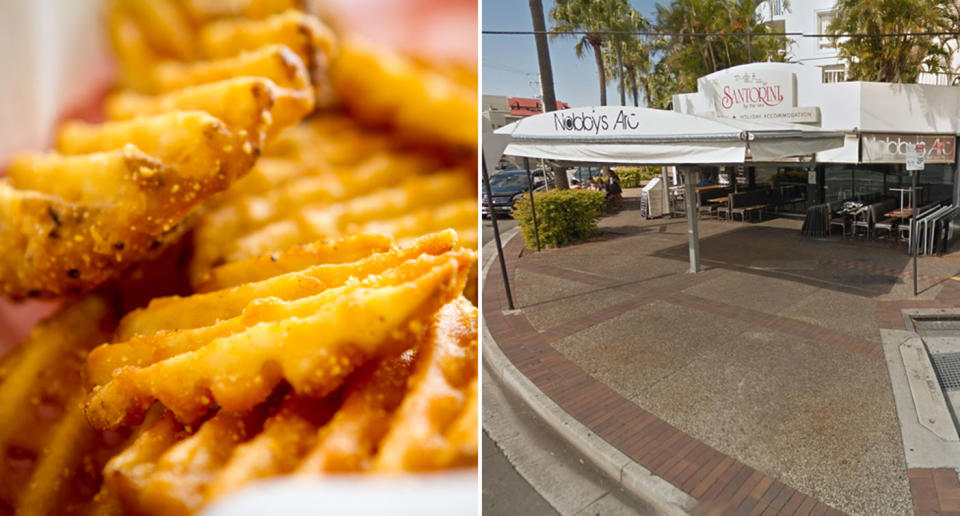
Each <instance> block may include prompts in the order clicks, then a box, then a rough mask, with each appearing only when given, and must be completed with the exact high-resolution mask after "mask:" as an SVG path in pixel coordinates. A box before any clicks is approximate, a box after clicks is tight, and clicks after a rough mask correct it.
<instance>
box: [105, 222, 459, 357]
mask: <svg viewBox="0 0 960 516" xmlns="http://www.w3.org/2000/svg"><path fill="white" fill-rule="evenodd" d="M348 242H357V241H356V240H346V241H344V242H343V243H348ZM455 244H456V235H455V234H454V233H453V232H440V233H437V234H431V235H427V236H425V237H423V238H422V239H420V240H418V241H416V242H414V243H413V244H411V245H410V246H408V247H405V248H398V249H392V250H391V251H390V252H387V253H378V254H373V255H371V256H369V257H368V258H366V259H362V260H358V261H357V262H352V263H342V264H335V263H327V264H324V263H323V262H321V261H320V260H322V259H323V256H322V255H318V261H317V263H316V265H312V266H310V267H309V268H307V269H303V270H302V271H297V272H294V273H287V274H282V275H279V276H274V277H271V278H267V279H264V280H260V281H256V282H252V283H247V284H243V285H237V286H234V287H230V288H227V289H224V290H221V291H218V292H209V293H201V294H196V295H193V296H190V297H168V298H160V299H155V300H153V301H152V302H151V303H150V306H148V307H147V308H145V309H143V310H136V311H133V312H131V313H129V314H127V316H126V317H124V319H123V321H121V323H120V328H119V329H118V330H117V339H118V340H127V339H129V338H132V337H134V336H137V335H151V334H154V333H157V332H160V331H163V330H184V329H190V328H199V327H203V326H208V325H213V324H215V323H216V322H217V321H220V320H225V319H230V318H232V317H236V316H238V315H240V314H241V312H242V311H243V309H244V308H246V307H247V306H248V305H249V304H250V303H251V302H253V301H255V300H257V299H262V298H276V299H280V300H296V299H299V298H302V297H306V296H310V295H315V294H318V293H320V292H322V291H324V290H326V289H327V288H330V287H332V286H341V285H343V284H344V283H345V282H346V281H348V280H349V279H350V278H363V277H366V276H368V275H370V274H379V273H381V272H383V271H385V270H387V269H390V268H394V267H397V266H399V265H401V264H402V263H403V262H404V261H407V260H410V259H412V258H416V257H417V256H419V255H421V254H429V255H440V254H443V253H445V252H447V251H449V250H450V249H452V248H453V246H454V245H455ZM348 245H349V244H348ZM288 252H292V251H288ZM255 263H256V262H253V263H252V265H254V266H255ZM250 265H251V262H243V263H242V264H239V265H238V266H239V267H241V268H243V267H247V266H250ZM254 274H255V273H254Z"/></svg>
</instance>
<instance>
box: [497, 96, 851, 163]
mask: <svg viewBox="0 0 960 516" xmlns="http://www.w3.org/2000/svg"><path fill="white" fill-rule="evenodd" d="M494 133H495V134H502V135H509V136H510V137H511V140H510V143H509V144H508V145H507V148H506V149H505V151H504V154H507V155H512V156H523V157H528V158H545V159H557V160H564V161H578V162H593V163H618V164H645V165H678V164H682V165H722V164H735V163H751V162H752V163H757V162H773V161H781V160H787V159H791V158H795V157H801V156H810V155H813V154H815V153H817V152H819V151H823V150H828V149H834V148H838V147H842V146H843V138H844V134H843V133H842V132H839V131H827V130H823V129H820V128H817V127H810V126H805V125H799V124H789V123H782V122H767V121H762V122H761V121H749V120H733V119H718V118H707V117H703V116H697V115H688V114H684V113H678V112H675V111H665V110H662V109H648V108H637V107H623V106H597V107H583V108H572V109H564V110H561V111H552V112H549V113H544V114H540V115H534V116H531V117H527V118H524V119H522V120H518V121H516V122H514V123H512V124H509V125H506V126H504V127H501V128H500V129H497V130H496V131H494Z"/></svg>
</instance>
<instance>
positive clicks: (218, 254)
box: [191, 154, 428, 283]
mask: <svg viewBox="0 0 960 516" xmlns="http://www.w3.org/2000/svg"><path fill="white" fill-rule="evenodd" d="M287 163H289V162H287ZM426 163H428V161H427V160H424V159H422V158H417V157H413V156H404V155H395V154H377V155H374V156H372V157H370V158H369V159H367V160H365V161H363V162H362V163H360V164H357V165H356V166H355V167H350V168H348V167H343V168H338V169H334V170H327V171H321V170H312V169H310V168H308V167H302V169H301V170H296V171H291V170H289V167H287V168H286V169H284V170H280V172H281V173H285V174H290V175H288V176H285V177H284V178H283V179H281V180H280V181H279V182H278V183H279V184H277V183H274V187H273V189H272V190H269V191H266V193H263V194H259V195H258V194H248V195H247V196H246V197H242V198H236V197H234V198H232V199H230V200H229V201H228V202H224V203H223V204H221V205H220V206H218V207H212V208H211V209H209V210H208V211H207V212H206V213H204V214H203V215H202V216H201V217H200V220H199V221H198V227H197V231H196V233H195V236H194V244H195V253H194V258H193V263H192V266H191V274H192V277H193V278H194V283H196V282H197V281H199V279H200V278H202V277H203V275H205V274H206V273H207V271H209V270H210V268H211V267H213V266H215V265H218V264H219V263H222V262H225V261H232V260H236V259H244V258H248V257H250V256H255V255H257V254H261V253H267V252H270V251H274V250H279V249H285V248H287V247H289V246H290V245H293V244H298V243H304V242H308V241H314V240H318V239H322V238H326V237H324V236H321V235H320V234H316V236H314V237H312V238H304V239H302V240H296V241H289V240H288V241H284V242H279V241H278V242H275V243H270V244H268V245H265V246H262V247H259V248H257V251H259V252H253V253H252V254H245V255H243V256H240V257H236V258H234V257H233V256H231V255H230V249H231V248H232V247H234V246H235V245H236V242H235V240H236V239H238V238H239V237H241V236H243V235H245V234H249V233H251V232H253V231H255V230H256V229H259V228H261V227H263V226H264V225H266V224H268V223H270V222H272V221H275V220H278V219H282V218H284V217H287V216H290V215H291V214H293V213H295V212H297V211H299V210H300V209H301V208H302V207H304V206H305V205H306V204H310V203H319V202H324V203H328V202H335V201H340V200H345V199H349V198H352V197H356V196H358V195H360V194H362V193H364V192H368V191H370V190H371V189H376V188H382V187H389V186H393V185H395V184H397V183H400V182H401V181H404V180H405V178H406V179H412V176H414V175H415V174H416V172H417V171H418V170H421V167H422V166H424V165H425V164H426ZM270 167H273V170H272V171H274V172H276V171H277V169H278V168H280V169H283V167H275V166H274V164H267V167H266V168H270ZM258 180H262V181H263V182H272V181H273V180H271V179H267V178H264V177H263V176H258ZM240 186H241V187H243V185H240ZM261 191H265V190H261ZM336 236H337V235H329V236H328V237H336Z"/></svg>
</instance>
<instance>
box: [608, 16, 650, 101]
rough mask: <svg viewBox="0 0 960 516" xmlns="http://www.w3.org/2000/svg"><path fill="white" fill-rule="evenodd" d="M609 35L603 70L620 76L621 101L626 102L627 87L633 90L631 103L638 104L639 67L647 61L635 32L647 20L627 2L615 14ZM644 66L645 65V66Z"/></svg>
mask: <svg viewBox="0 0 960 516" xmlns="http://www.w3.org/2000/svg"><path fill="white" fill-rule="evenodd" d="M612 30H614V31H616V32H617V33H615V34H612V35H611V36H610V43H611V44H610V45H608V46H607V47H606V48H605V49H604V52H603V58H604V65H605V71H606V73H607V74H608V75H610V74H613V75H616V77H618V78H619V82H620V84H619V87H618V91H619V93H620V104H621V105H626V103H627V102H626V94H627V87H628V86H629V87H630V88H631V89H632V90H633V105H634V106H636V105H638V99H637V90H638V86H637V81H636V79H637V77H636V74H637V72H638V67H639V66H640V65H648V57H647V54H648V52H647V49H646V48H645V46H644V45H643V43H642V41H641V40H640V38H638V37H637V35H636V34H634V33H635V32H644V31H649V30H650V22H649V21H648V20H647V19H646V18H645V17H644V16H643V15H642V14H640V13H638V12H637V11H636V10H635V9H633V8H632V7H630V6H629V5H627V6H625V10H624V11H623V12H622V13H619V14H618V15H617V16H616V19H615V20H614V22H613V27H612ZM645 68H646V66H644V69H645Z"/></svg>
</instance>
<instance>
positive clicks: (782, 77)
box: [697, 67, 820, 123]
mask: <svg viewBox="0 0 960 516" xmlns="http://www.w3.org/2000/svg"><path fill="white" fill-rule="evenodd" d="M697 90H698V93H699V94H700V95H703V96H704V97H706V100H707V102H708V103H709V104H712V107H713V111H714V113H713V114H714V116H717V117H720V118H736V119H741V120H760V121H763V120H768V121H778V122H793V123H816V122H819V121H820V110H819V109H818V108H816V107H797V78H796V76H795V75H794V74H793V73H791V72H789V71H786V70H763V69H757V67H754V69H752V70H744V69H743V67H736V68H733V69H730V70H721V71H719V72H716V73H712V74H710V75H706V76H704V77H701V78H700V79H698V80H697Z"/></svg>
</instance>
